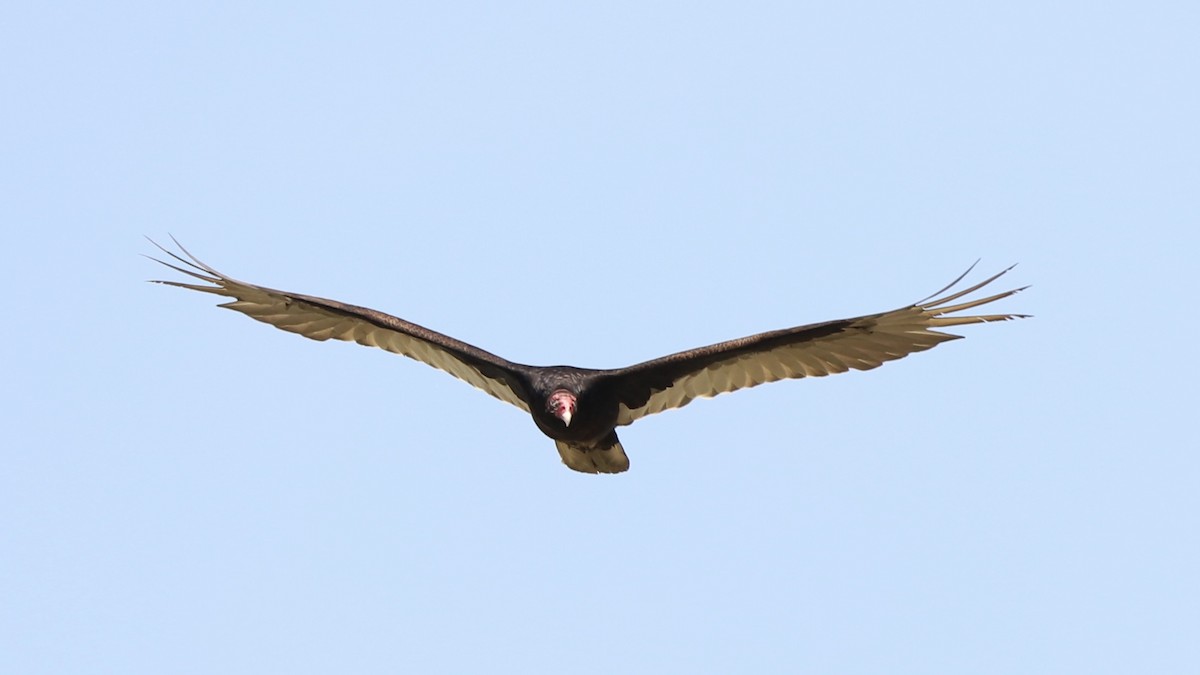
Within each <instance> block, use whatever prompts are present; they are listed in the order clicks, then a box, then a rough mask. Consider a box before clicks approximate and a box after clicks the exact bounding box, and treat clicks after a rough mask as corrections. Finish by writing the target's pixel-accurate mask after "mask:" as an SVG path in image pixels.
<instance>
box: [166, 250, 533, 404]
mask: <svg viewBox="0 0 1200 675" xmlns="http://www.w3.org/2000/svg"><path fill="white" fill-rule="evenodd" d="M172 239H174V238H172ZM150 243H152V244H154V245H155V246H158V248H159V250H161V251H162V252H163V253H166V254H167V255H169V256H171V257H172V258H174V259H175V260H176V261H177V262H178V263H180V264H181V265H182V266H180V265H175V264H172V263H169V262H165V261H162V260H159V259H158V258H151V260H154V261H155V262H158V263H161V264H163V265H166V266H167V267H170V268H171V269H173V270H176V271H178V272H182V273H184V274H186V275H188V276H191V277H195V278H196V279H199V280H200V281H202V282H204V283H203V284H194V283H183V282H179V281H160V280H156V281H155V283H160V284H166V285H168V286H178V287H180V288H190V289H192V290H194V291H201V292H203V293H212V294H213V295H223V296H227V297H230V298H233V300H232V301H231V302H227V303H225V304H223V305H220V306H221V307H226V308H228V309H233V310H237V311H239V312H241V313H243V314H245V315H246V316H249V317H250V318H252V319H256V320H258V321H262V322H264V323H269V324H271V325H272V326H275V327H276V328H279V329H282V330H286V331H290V332H292V333H299V334H300V335H303V336H304V337H306V338H311V339H313V340H321V341H324V340H329V339H331V338H332V339H334V340H350V341H354V342H357V343H358V344H360V345H366V346H368V347H379V348H380V349H386V350H387V351H389V352H394V353H396V354H403V355H404V356H407V357H409V358H412V359H416V360H418V361H421V362H422V363H427V364H429V365H431V366H433V367H434V368H437V369H439V370H444V371H446V372H447V373H450V374H451V375H453V376H455V377H457V378H458V379H460V380H463V381H464V382H466V383H467V384H470V385H472V386H474V387H478V388H479V389H482V390H483V391H485V392H487V393H489V394H491V395H492V396H495V397H496V398H498V399H500V400H501V401H505V402H507V403H511V404H513V405H515V406H517V407H518V408H520V409H522V410H524V411H526V412H528V411H529V404H528V403H527V402H526V400H525V388H524V386H523V385H522V380H521V378H519V377H518V376H517V374H516V372H515V371H516V370H517V369H518V368H520V367H521V366H519V365H518V364H514V363H512V362H510V361H507V360H505V359H502V358H500V357H499V356H496V355H495V354H491V353H489V352H486V351H484V350H482V349H479V348H478V347H474V346H472V345H469V344H467V343H465V342H461V341H459V340H455V339H454V338H452V337H448V336H446V335H442V334H441V333H438V332H435V331H432V330H429V329H428V328H425V327H422V326H418V325H417V324H415V323H410V322H408V321H405V320H404V319H399V318H396V317H394V316H391V315H389V314H384V313H383V312H377V311H375V310H373V309H367V308H366V307H358V306H355V305H348V304H346V303H342V302H338V301H336V300H326V299H325V298H317V297H313V296H311V295H301V294H299V293H290V292H288V291H277V290H275V289H273V288H266V287H264V286H255V285H254V284H248V283H245V282H243V281H238V280H236V279H233V278H230V277H227V276H225V275H224V274H221V273H220V272H218V271H216V270H215V269H213V268H211V267H209V266H208V265H205V264H204V263H202V262H200V261H199V260H197V259H196V257H195V256H193V255H192V254H191V253H189V252H188V250H187V249H185V248H184V247H183V245H182V244H180V243H179V242H178V241H176V242H175V245H176V246H179V250H180V251H182V253H183V255H184V256H187V257H186V258H184V257H183V256H180V255H177V254H175V253H173V252H172V251H169V250H167V249H166V248H163V247H162V246H159V244H158V243H157V242H155V241H154V240H153V239H151V240H150Z"/></svg>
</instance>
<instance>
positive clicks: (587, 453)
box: [554, 432, 629, 473]
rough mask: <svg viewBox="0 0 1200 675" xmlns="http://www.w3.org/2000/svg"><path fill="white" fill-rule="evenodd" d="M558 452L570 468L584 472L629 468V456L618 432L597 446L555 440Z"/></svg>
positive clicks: (618, 471)
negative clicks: (618, 437)
mask: <svg viewBox="0 0 1200 675" xmlns="http://www.w3.org/2000/svg"><path fill="white" fill-rule="evenodd" d="M554 445H555V446H557V447H558V454H559V455H562V461H563V464H566V465H567V467H568V468H571V469H574V470H576V471H580V472H583V473H621V472H622V471H628V470H629V457H627V456H626V455H625V448H622V447H621V441H619V440H618V439H617V434H616V432H612V433H610V434H609V435H608V436H606V437H605V438H604V440H603V441H601V442H600V443H598V444H597V445H596V446H595V447H589V446H586V445H579V444H576V443H569V442H567V441H555V442H554Z"/></svg>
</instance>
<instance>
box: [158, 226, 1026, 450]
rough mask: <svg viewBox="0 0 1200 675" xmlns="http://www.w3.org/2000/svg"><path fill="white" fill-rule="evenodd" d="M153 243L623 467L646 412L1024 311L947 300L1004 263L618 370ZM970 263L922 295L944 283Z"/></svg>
mask: <svg viewBox="0 0 1200 675" xmlns="http://www.w3.org/2000/svg"><path fill="white" fill-rule="evenodd" d="M176 245H178V242H176ZM155 246H158V244H157V243H155ZM158 247H159V249H161V250H162V251H163V252H164V253H166V254H167V255H169V256H171V257H172V258H173V259H174V260H175V261H177V262H178V263H180V265H182V266H180V265H176V264H173V263H169V262H164V261H162V260H157V259H155V260H156V261H157V262H160V263H162V264H163V265H166V266H167V267H170V268H172V269H174V270H177V271H179V272H182V273H183V274H186V275H189V276H191V277H194V278H196V279H199V280H200V281H201V282H203V283H201V284H195V283H182V282H178V281H158V282H157V283H162V284H168V285H171V286H179V287H182V288H190V289H192V290H196V291H202V292H204V293H212V294H214V295H222V296H226V297H229V298H232V300H231V301H230V302H227V303H225V304H223V305H221V306H222V307H227V308H229V309H233V310H237V311H239V312H242V313H243V314H246V315H247V316H250V317H251V318H254V319H257V320H259V321H263V322H265V323H269V324H271V325H273V326H275V327H276V328H280V329H282V330H286V331H290V332H293V333H298V334H300V335H303V336H305V337H308V338H311V339H314V340H328V339H331V338H332V339H336V340H350V341H354V342H357V343H359V344H362V345H366V346H370V347H379V348H381V349H386V350H387V351H390V352H395V353H397V354H403V355H404V356H408V357H410V358H413V359H416V360H418V361H422V362H424V363H426V364H429V365H431V366H433V367H435V368H439V369H441V370H444V371H446V372H448V373H450V374H451V375H454V376H455V377H457V378H459V379H461V380H464V381H465V382H467V383H468V384H471V385H473V386H475V387H477V388H479V389H482V390H483V391H485V392H487V393H488V394H491V395H492V396H494V397H496V398H498V399H500V400H502V401H505V402H507V403H511V404H513V405H515V406H517V407H518V408H521V409H522V410H525V411H526V412H528V413H530V414H531V415H532V416H533V421H534V422H535V423H536V424H537V426H538V428H539V429H541V430H542V432H543V433H544V434H546V435H547V436H549V437H550V438H552V439H554V441H555V445H556V447H557V448H558V451H559V454H560V455H561V456H562V460H563V463H565V464H566V465H567V466H568V467H570V468H572V469H574V470H576V471H583V472H586V473H619V472H621V471H625V470H626V469H628V468H629V458H628V457H627V456H626V455H625V451H624V449H623V448H622V447H621V443H620V441H619V440H618V439H617V434H616V430H615V429H616V427H618V426H623V425H627V424H631V423H633V422H634V421H635V420H638V419H640V418H642V417H645V416H646V415H652V414H654V413H657V412H662V411H663V410H668V409H671V408H680V407H683V406H685V405H687V404H688V403H690V402H691V401H693V400H695V399H696V398H705V397H709V396H715V395H717V394H722V393H726V392H731V391H736V390H738V389H742V388H745V387H753V386H756V385H759V384H763V383H766V382H774V381H776V380H782V379H794V378H801V377H819V376H823V375H829V374H833V373H842V372H846V371H847V370H851V369H854V370H869V369H871V368H875V367H877V366H879V365H880V364H882V363H884V362H886V361H891V360H894V359H899V358H903V357H904V356H907V355H908V354H911V353H913V352H918V351H924V350H926V349H929V348H931V347H933V346H935V345H937V344H939V343H941V342H945V341H948V340H954V339H957V338H959V337H960V336H957V335H950V334H948V333H942V332H940V331H937V330H934V329H935V328H941V327H946V326H957V325H964V324H971V323H984V322H989V321H1004V320H1008V319H1015V318H1021V317H1023V316H1025V315H1022V314H981V315H967V316H963V315H961V314H957V313H958V312H962V311H964V310H967V309H971V308H973V307H978V306H981V305H985V304H988V303H991V302H994V301H996V300H1000V299H1001V298H1006V297H1008V296H1010V295H1012V294H1014V293H1016V292H1018V291H1020V290H1023V289H1022V288H1017V289H1014V290H1009V291H1004V292H1001V293H997V294H995V295H991V296H987V297H983V298H977V299H974V300H968V301H964V302H960V303H958V304H951V303H953V302H954V301H955V300H958V299H960V298H962V297H964V296H966V295H968V294H970V293H973V292H974V291H977V290H979V289H981V288H983V287H984V286H986V285H988V284H990V283H991V282H993V281H995V280H996V279H997V278H999V277H1000V276H1001V275H1003V274H1004V273H1005V272H1007V271H1008V270H1004V271H1002V272H1000V273H999V274H996V275H994V276H992V277H989V278H988V279H985V280H984V281H982V282H980V283H978V284H975V285H973V286H971V287H969V288H966V289H964V290H961V291H957V292H954V293H951V294H949V295H946V296H943V297H937V298H936V299H932V300H930V299H929V298H927V299H925V300H922V301H920V302H918V303H915V304H913V305H909V306H906V307H901V308H899V309H895V310H892V311H889V312H881V313H879V314H868V315H865V316H859V317H853V318H849V319H840V320H837V321H826V322H824V323H816V324H809V325H806V326H797V327H795V328H786V329H783V330H777V331H770V332H767V333H760V334H758V335H751V336H748V337H744V338H740V339H737V340H730V341H728V342H722V343H719V344H715V345H709V346H707V347H700V348H698V349H692V350H689V351H685V352H679V353H676V354H671V355H669V356H664V357H662V358H659V359H654V360H652V361H646V362H644V363H640V364H637V365H634V366H630V367H628V368H617V369H610V370H593V369H587V368H574V367H571V366H550V367H537V366H528V365H524V364H520V363H513V362H512V361H508V360H506V359H503V358H501V357H499V356H496V355H495V354H492V353H490V352H487V351H484V350H482V349H480V348H478V347H475V346H473V345H469V344H467V343H465V342H461V341H459V340H456V339H454V338H452V337H449V336H446V335H443V334H441V333H438V332H436V331H432V330H429V329H428V328H425V327H423V326H419V325H417V324H414V323H410V322H408V321H405V320H403V319H400V318H397V317H394V316H391V315H390V314H384V313H383V312H377V311H375V310H373V309H368V308H366V307H358V306H356V305H349V304H346V303H342V302H338V301H336V300H328V299H325V298H318V297H314V296H309V295H301V294H299V293H291V292H288V291H279V290H275V289H271V288H266V287H264V286H256V285H254V284H248V283H245V282H242V281H237V280H236V279H233V278H230V277H227V276H225V275H224V274H221V273H220V272H217V271H216V270H214V269H213V268H211V267H209V266H208V265H205V264H204V263H202V262H200V261H199V260H197V259H196V258H195V256H193V255H191V254H190V253H188V252H187V250H186V249H184V248H183V247H182V246H180V247H179V248H180V250H181V251H182V253H183V256H186V258H185V257H183V256H181V255H178V254H176V253H173V252H171V251H169V250H167V249H165V248H163V247H162V246H158ZM972 267H974V266H972ZM1009 269H1012V268H1009ZM970 271H971V270H969V269H968V270H967V272H964V273H963V274H962V275H961V276H960V277H959V278H958V279H955V280H954V281H953V282H952V283H950V284H949V285H948V286H946V288H943V289H942V290H940V291H938V292H937V293H934V294H933V296H930V297H931V298H934V297H935V296H939V295H940V294H941V293H944V292H946V291H948V290H949V289H950V288H952V287H953V286H955V285H956V284H957V283H958V282H959V281H961V280H962V279H963V278H964V277H965V276H966V275H967V273H969V272H970ZM952 315H953V316H952Z"/></svg>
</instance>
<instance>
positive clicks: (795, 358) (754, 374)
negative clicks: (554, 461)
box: [609, 265, 1026, 425]
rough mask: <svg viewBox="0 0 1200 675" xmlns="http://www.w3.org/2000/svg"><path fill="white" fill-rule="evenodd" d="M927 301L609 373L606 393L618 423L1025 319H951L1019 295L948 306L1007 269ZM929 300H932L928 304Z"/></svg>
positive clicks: (864, 365) (876, 361)
mask: <svg viewBox="0 0 1200 675" xmlns="http://www.w3.org/2000/svg"><path fill="white" fill-rule="evenodd" d="M974 267H975V266H974V265H972V266H971V268H970V269H968V270H967V271H966V272H963V274H962V275H961V276H959V277H958V278H957V279H955V280H954V281H953V282H951V283H950V284H949V285H948V286H946V287H945V288H943V289H942V290H940V291H938V292H937V293H934V294H933V295H932V296H930V297H929V298H926V299H925V300H922V301H920V302H918V303H916V304H914V305H910V306H908V307H901V308H900V309H895V310H892V311H890V312H883V313H881V314H870V315H867V316H859V317H855V318H852V319H841V320H839V321H827V322H825V323H815V324H810V325H807V326H798V327H796V328H786V329H784V330H777V331H771V332H768V333H760V334H758V335H751V336H749V337H744V338H741V339H739V340H730V341H729V342H722V343H720V344H715V345H710V346H708V347H701V348H699V349H693V350H690V351H686V352H680V353H678V354H671V355H670V356H664V357H662V358H659V359H654V360H653V361H646V362H645V363H640V364H638V365H635V366H631V367H629V368H622V369H619V370H614V371H610V379H609V386H610V387H612V389H613V391H614V392H615V393H616V395H617V399H618V401H619V413H618V417H617V424H619V425H622V424H630V423H631V422H633V421H634V420H637V419H640V418H642V417H645V416H646V415H653V414H654V413H658V412H662V411H664V410H668V409H671V408H681V407H683V406H685V405H687V404H688V403H690V402H692V401H693V400H695V399H697V398H707V397H710V396H716V395H717V394H723V393H725V392H730V391H737V390H738V389H744V388H746V387H754V386H757V385H760V384H764V383H766V382H775V381H777V380H784V379H793V378H801V377H821V376H824V375H830V374H833V373H844V372H846V371H847V370H850V369H851V368H853V369H855V370H870V369H872V368H875V367H878V366H879V365H881V364H882V363H884V362H885V361H893V360H895V359H900V358H903V357H905V356H908V355H909V354H912V353H913V352H920V351H924V350H926V349H930V348H931V347H933V346H935V345H937V344H939V343H942V342H946V341H948V340H956V339H958V338H960V337H961V336H959V335H950V334H948V333H942V332H940V331H938V330H935V329H937V328H944V327H947V326H959V325H964V324H970V323H985V322H988V321H1007V320H1009V319H1018V318H1024V317H1025V316H1026V315H1024V314H979V315H968V316H962V315H957V316H951V315H952V314H955V313H957V312H962V311H965V310H968V309H971V308H974V307H979V306H980V305H986V304H988V303H990V302H995V301H996V300H1000V299H1001V298H1007V297H1008V296H1010V295H1012V294H1014V293H1017V292H1019V291H1022V290H1024V289H1025V287H1022V288H1017V289H1013V290H1010V291H1005V292H1003V293H997V294H995V295H991V296H988V297H985V298H979V299H976V300H968V301H965V302H961V303H959V304H950V303H952V302H954V301H955V300H958V299H959V298H962V297H963V296H966V295H968V294H970V293H973V292H975V291H977V290H979V289H981V288H983V287H984V286H987V285H988V284H990V283H992V282H993V281H995V280H996V279H998V278H1000V277H1001V276H1003V275H1004V273H1005V272H1008V271H1009V270H1011V269H1012V267H1009V268H1008V269H1006V270H1004V271H1002V272H1000V273H999V274H996V275H995V276H992V277H990V278H988V279H985V280H984V281H982V282H980V283H978V284H975V285H974V286H971V287H970V288H967V289H965V290H962V291H957V292H955V293H952V294H950V295H946V296H944V297H937V296H940V295H941V294H942V293H945V292H946V291H949V290H950V289H951V288H953V287H954V286H955V285H956V284H958V282H960V281H962V280H963V278H964V277H966V276H967V274H968V273H970V271H971V269H974ZM930 298H934V299H930Z"/></svg>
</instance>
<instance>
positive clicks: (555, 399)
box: [546, 389, 577, 427]
mask: <svg viewBox="0 0 1200 675" xmlns="http://www.w3.org/2000/svg"><path fill="white" fill-rule="evenodd" d="M576 405H577V403H576V401H575V394H572V393H571V392H569V391H567V390H566V389H556V390H554V393H552V394H550V397H549V398H547V399H546V412H548V413H550V414H551V415H554V416H555V417H557V418H558V419H560V420H562V423H563V425H564V426H568V427H569V426H571V416H572V415H574V414H575V406H576Z"/></svg>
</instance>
